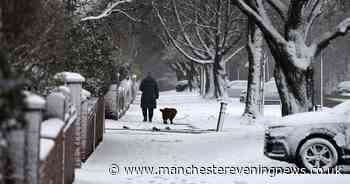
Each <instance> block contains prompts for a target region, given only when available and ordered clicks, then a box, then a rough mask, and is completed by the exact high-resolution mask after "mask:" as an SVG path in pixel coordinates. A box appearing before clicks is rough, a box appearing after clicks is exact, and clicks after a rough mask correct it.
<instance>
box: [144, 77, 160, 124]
mask: <svg viewBox="0 0 350 184" xmlns="http://www.w3.org/2000/svg"><path fill="white" fill-rule="evenodd" d="M140 91H142V96H141V108H142V114H143V121H144V122H146V121H147V112H148V121H149V122H152V118H153V110H154V109H155V108H156V107H157V99H158V98H159V89H158V85H157V82H156V81H155V80H154V78H153V77H152V76H151V73H150V72H148V75H147V77H146V78H144V79H143V80H142V82H141V84H140Z"/></svg>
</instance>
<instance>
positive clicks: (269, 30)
mask: <svg viewBox="0 0 350 184" xmlns="http://www.w3.org/2000/svg"><path fill="white" fill-rule="evenodd" d="M234 2H235V3H237V5H238V7H239V8H240V9H241V10H242V11H243V12H244V13H245V14H247V15H249V16H250V17H251V18H252V19H254V21H255V22H256V24H257V25H258V26H259V28H260V29H261V31H262V32H264V34H265V35H266V36H268V37H270V38H271V39H273V40H274V42H276V43H280V44H286V42H287V41H286V40H285V39H284V38H283V36H282V35H281V34H280V33H279V32H278V31H277V30H276V29H275V28H274V27H273V26H272V25H271V24H269V23H268V22H267V21H264V19H263V18H262V17H261V15H259V13H258V12H256V11H255V10H254V9H253V8H252V7H251V6H249V5H248V4H247V3H246V2H245V1H244V0H234Z"/></svg>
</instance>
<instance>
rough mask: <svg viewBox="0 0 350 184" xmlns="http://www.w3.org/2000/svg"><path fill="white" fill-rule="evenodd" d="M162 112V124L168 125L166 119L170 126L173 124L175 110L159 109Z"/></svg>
mask: <svg viewBox="0 0 350 184" xmlns="http://www.w3.org/2000/svg"><path fill="white" fill-rule="evenodd" d="M160 112H162V117H163V123H164V124H168V119H169V120H170V124H174V122H173V120H174V118H175V116H176V114H177V110H176V109H174V108H164V109H160Z"/></svg>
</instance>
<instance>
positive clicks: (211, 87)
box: [203, 64, 227, 98]
mask: <svg viewBox="0 0 350 184" xmlns="http://www.w3.org/2000/svg"><path fill="white" fill-rule="evenodd" d="M204 69H205V73H204V74H205V79H204V80H205V88H204V89H205V90H204V94H203V96H204V97H205V98H221V97H226V96H227V95H226V94H227V93H226V89H225V86H226V83H227V81H226V77H225V72H224V70H223V68H222V67H221V66H220V67H219V66H218V65H215V64H206V65H205V67H204Z"/></svg>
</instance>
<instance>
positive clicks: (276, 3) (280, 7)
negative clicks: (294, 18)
mask: <svg viewBox="0 0 350 184" xmlns="http://www.w3.org/2000/svg"><path fill="white" fill-rule="evenodd" d="M267 2H268V3H269V4H270V5H271V6H272V7H273V8H274V9H275V10H276V11H277V12H278V14H279V15H280V16H281V18H282V19H283V20H285V19H287V12H288V7H287V6H286V5H285V4H284V3H283V2H282V1H281V0H267Z"/></svg>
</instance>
